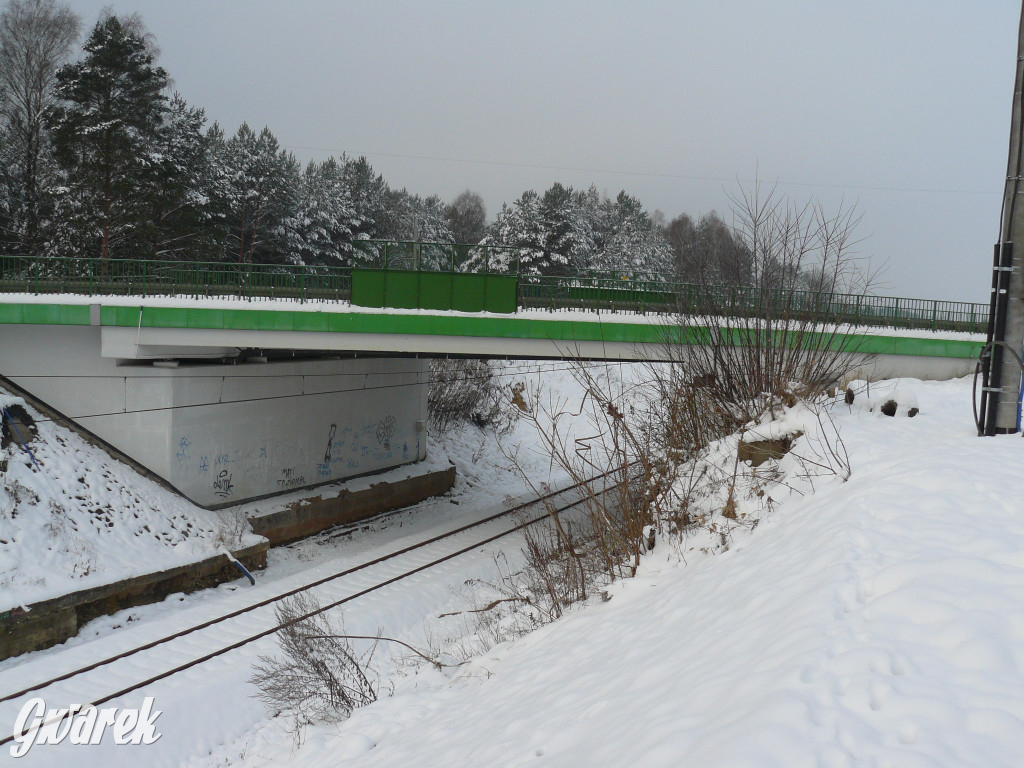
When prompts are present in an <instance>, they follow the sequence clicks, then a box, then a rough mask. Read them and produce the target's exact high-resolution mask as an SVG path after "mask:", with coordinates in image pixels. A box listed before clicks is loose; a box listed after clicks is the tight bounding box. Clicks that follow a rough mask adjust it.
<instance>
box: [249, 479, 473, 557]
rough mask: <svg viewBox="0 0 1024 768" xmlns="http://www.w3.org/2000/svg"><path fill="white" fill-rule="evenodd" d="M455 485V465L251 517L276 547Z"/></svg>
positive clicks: (442, 491) (418, 499)
mask: <svg viewBox="0 0 1024 768" xmlns="http://www.w3.org/2000/svg"><path fill="white" fill-rule="evenodd" d="M454 484H455V467H449V468H448V469H446V470H441V471H440V472H430V473H428V474H425V475H419V476H417V477H410V478H408V479H406V480H399V481H398V482H394V483H377V484H375V485H372V486H370V487H369V488H367V489H365V490H362V491H342V492H341V493H340V494H338V495H337V496H335V497H334V498H329V499H324V498H321V497H319V496H317V497H314V498H309V499H303V500H302V501H299V502H296V503H294V504H292V505H290V506H289V507H288V508H287V509H285V510H282V511H280V512H274V513H271V514H269V515H264V516H262V517H255V518H252V519H250V520H249V522H250V523H251V524H252V530H253V532H254V533H258V534H259V535H260V536H266V537H267V538H268V539H269V540H270V543H271V544H272V545H274V546H276V545H278V544H287V543H288V542H290V541H296V540H297V539H301V538H304V537H306V536H310V535H312V534H314V533H319V532H320V531H323V530H325V529H327V528H330V527H331V526H334V525H340V524H342V523H350V522H353V521H355V520H361V519H363V518H365V517H371V516H373V515H377V514H380V513H381V512H387V511H388V510H392V509H399V508H401V507H408V506H410V505H412V504H416V503H418V502H420V501H423V499H426V498H428V497H430V496H440V495H441V494H442V493H445V492H447V491H448V489H449V488H451V487H452V485H454Z"/></svg>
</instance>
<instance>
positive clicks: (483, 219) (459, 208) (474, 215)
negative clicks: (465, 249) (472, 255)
mask: <svg viewBox="0 0 1024 768" xmlns="http://www.w3.org/2000/svg"><path fill="white" fill-rule="evenodd" d="M445 214H446V215H447V218H448V226H449V227H450V228H451V231H452V235H454V236H455V242H456V243H460V244H464V245H476V244H477V243H479V242H480V241H481V240H483V237H484V233H485V231H486V229H487V208H486V207H485V206H484V199H483V198H482V197H480V195H478V194H477V193H476V192H471V191H470V190H468V189H467V190H466V191H465V192H463V193H462V194H461V195H459V196H458V197H456V198H455V199H454V200H452V202H451V203H450V204H449V205H448V207H447V208H446V209H445Z"/></svg>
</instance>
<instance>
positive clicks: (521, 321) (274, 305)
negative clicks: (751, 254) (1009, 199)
mask: <svg viewBox="0 0 1024 768" xmlns="http://www.w3.org/2000/svg"><path fill="white" fill-rule="evenodd" d="M0 324H33V325H52V326H62V325H91V326H100V327H101V333H102V338H103V343H102V354H103V356H104V357H117V358H124V359H157V358H170V357H209V358H217V357H225V356H230V355H233V354H236V353H237V351H238V350H239V349H248V348H254V349H264V350H295V351H310V352H335V353H356V354H359V353H378V354H387V355H392V356H394V355H417V356H428V357H429V356H444V355H466V356H476V357H492V358H500V357H508V358H534V359H539V358H570V357H583V358H590V359H607V360H646V359H658V358H660V357H663V356H664V354H665V340H666V338H667V335H668V334H669V333H670V332H673V333H675V334H676V335H675V338H676V340H677V342H679V341H681V342H682V343H686V342H687V341H693V337H692V336H691V337H690V338H687V333H686V329H685V328H680V327H679V326H678V325H674V323H673V321H672V320H670V316H668V315H659V314H639V313H626V312H615V313H611V312H595V311H583V310H573V309H564V310H555V311H546V310H520V311H519V312H517V313H516V314H514V315H502V314H493V313H487V312H481V313H464V312H454V311H447V312H438V311H430V310H422V309H414V310H402V309H390V308H389V309H374V308H367V307H353V306H352V305H350V304H348V303H345V302H316V301H306V302H300V301H297V300H290V299H250V300H245V299H236V298H189V297H176V298H168V297H148V298H144V297H138V296H79V295H72V294H57V295H33V294H6V295H5V296H4V297H3V299H2V301H0ZM838 331H839V332H840V333H841V334H842V335H843V336H847V337H853V338H855V339H856V341H855V344H856V348H857V350H858V351H859V352H862V353H868V354H871V355H874V356H876V358H877V359H885V358H889V359H890V362H896V361H897V359H902V360H903V361H904V362H906V360H908V359H911V358H913V359H917V360H919V361H924V362H925V363H926V364H925V365H924V368H923V369H922V370H921V371H920V376H919V377H920V378H932V377H935V378H948V377H950V376H954V375H963V374H965V373H967V372H969V371H970V370H972V369H973V360H974V359H975V358H976V357H977V354H978V351H979V349H980V347H981V345H982V344H983V343H984V338H983V336H981V335H980V334H972V333H958V332H953V331H938V332H933V331H929V330H907V329H893V328H885V327H880V326H857V327H853V326H844V327H842V328H840V329H838ZM900 367H901V368H902V367H903V366H900ZM911 368H913V366H911ZM933 369H934V370H933ZM894 372H895V373H896V375H903V376H907V375H915V372H914V371H913V370H911V371H909V372H903V371H902V370H897V371H892V370H890V371H889V373H894Z"/></svg>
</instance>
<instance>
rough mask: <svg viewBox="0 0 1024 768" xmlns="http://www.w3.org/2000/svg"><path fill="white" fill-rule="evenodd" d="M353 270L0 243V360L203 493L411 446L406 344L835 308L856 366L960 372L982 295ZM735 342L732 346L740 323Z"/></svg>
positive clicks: (624, 331) (387, 246) (973, 349)
mask: <svg viewBox="0 0 1024 768" xmlns="http://www.w3.org/2000/svg"><path fill="white" fill-rule="evenodd" d="M362 249H363V251H362V252H363V253H364V254H369V256H370V257H372V258H366V259H364V260H363V261H362V263H357V265H355V266H352V267H325V266H314V267H304V266H295V265H279V264H278V265H265V264H224V263H197V262H168V261H145V260H107V261H101V260H91V259H34V260H26V259H18V258H10V257H8V258H0V294H2V295H0V376H3V377H4V378H5V379H6V380H7V381H8V382H9V383H10V384H11V385H13V386H15V387H17V388H18V389H20V390H22V391H23V392H25V393H29V394H31V395H32V396H34V397H36V398H38V399H39V400H41V401H43V402H45V403H47V404H49V405H50V406H51V407H52V408H54V409H55V410H56V411H58V412H60V413H63V414H64V415H66V416H68V417H69V418H71V419H72V420H73V421H75V422H76V423H77V424H78V425H80V426H81V427H82V428H84V429H87V430H89V431H91V432H93V433H94V434H95V435H97V436H98V437H99V438H101V439H102V440H105V441H107V442H109V443H111V444H112V445H114V446H115V447H116V448H118V449H119V450H121V451H123V452H124V453H125V454H127V455H128V456H130V457H132V458H133V459H135V460H136V461H138V462H140V463H141V464H143V465H144V466H146V467H147V468H149V469H150V470H151V471H153V472H155V473H156V474H157V475H158V476H160V477H162V478H164V479H165V480H166V481H167V482H169V483H170V484H172V485H173V486H174V487H176V488H178V489H179V490H181V491H182V492H183V493H184V494H185V495H186V496H189V497H190V498H192V499H193V500H194V501H196V502H197V503H200V504H203V505H205V506H210V507H216V506H222V505H228V504H234V503H238V502H239V501H241V500H244V499H251V498H257V497H260V496H264V495H269V494H273V493H276V492H280V491H282V490H288V489H291V488H298V487H306V486H312V485H316V484H318V483H322V482H330V481H336V480H338V479H341V478H345V477H352V476H356V475H361V474H367V473H371V472H377V471H380V470H382V469H386V468H388V467H393V466H398V465H401V464H405V463H408V462H413V461H416V460H419V459H422V458H423V457H424V455H425V451H426V442H425V428H426V427H425V425H426V420H427V414H426V396H427V383H428V380H429V367H428V365H427V364H426V362H425V361H424V358H429V357H437V356H471V357H482V358H522V359H544V358H560V359H564V358H585V359H592V360H623V361H635V360H657V359H662V358H664V356H665V354H666V351H667V349H668V345H674V344H693V343H699V341H700V331H701V329H700V327H699V322H698V323H696V325H694V326H688V325H687V323H686V318H687V317H688V316H699V315H700V314H701V313H704V315H705V316H706V313H707V312H708V308H709V307H715V308H716V309H717V310H718V311H721V312H722V314H728V315H733V316H741V317H742V316H749V315H751V314H757V313H761V314H764V313H778V312H780V311H785V312H788V313H792V314H791V315H789V316H796V315H799V316H801V317H812V318H814V319H815V320H816V321H820V322H821V323H823V324H833V325H839V326H841V327H842V333H841V334H840V337H839V341H840V343H843V344H847V343H850V344H852V345H853V346H854V347H855V348H856V349H857V350H858V352H860V353H867V354H870V355H872V356H873V357H872V363H871V366H872V367H871V368H870V369H867V370H863V371H862V372H861V375H863V376H865V377H871V378H887V377H891V376H914V377H918V378H940V379H941V378H950V377H953V376H957V375H963V374H965V373H968V372H969V371H971V370H973V365H974V360H975V358H976V357H977V353H978V350H979V348H980V346H981V344H982V343H983V338H982V337H981V336H980V335H979V334H980V333H981V332H982V331H983V330H984V324H985V322H986V321H987V316H988V307H987V306H986V305H981V304H972V303H967V302H948V301H929V300H920V299H906V298H898V297H877V296H855V295H840V294H821V293H814V292H799V291H790V292H785V293H783V292H778V291H775V292H770V293H767V294H763V295H762V294H759V293H758V292H756V291H753V290H751V289H748V288H741V287H730V286H719V287H714V288H708V287H706V286H696V285H690V284H685V283H678V282H674V281H671V280H668V279H663V278H660V277H658V276H652V275H647V276H638V275H622V274H605V275H594V274H588V275H573V276H561V277H557V276H556V277H540V276H528V275H519V274H516V269H515V264H514V259H513V258H512V256H513V255H514V254H512V255H510V254H509V252H508V250H507V249H505V251H504V252H503V251H502V250H501V249H498V248H497V247H490V248H479V247H476V248H469V247H453V246H439V245H435V244H419V243H415V244H409V243H368V244H363V245H362ZM735 343H742V340H741V339H739V337H737V340H736V342H735Z"/></svg>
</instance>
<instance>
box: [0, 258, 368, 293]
mask: <svg viewBox="0 0 1024 768" xmlns="http://www.w3.org/2000/svg"><path fill="white" fill-rule="evenodd" d="M0 291H4V292H8V293H10V292H26V293H36V294H39V293H45V294H52V293H75V294H85V295H87V296H94V295H125V296H185V297H197V298H198V297H204V298H205V297H242V298H257V297H262V298H291V299H299V300H300V301H307V300H321V301H326V300H335V301H341V300H347V299H348V298H349V297H350V295H351V292H352V270H351V268H350V267H327V266H302V265H295V264H237V263H227V262H203V261H162V260H150V259H82V258H62V257H40V258H24V257H18V256H0Z"/></svg>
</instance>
